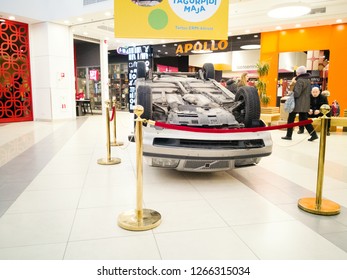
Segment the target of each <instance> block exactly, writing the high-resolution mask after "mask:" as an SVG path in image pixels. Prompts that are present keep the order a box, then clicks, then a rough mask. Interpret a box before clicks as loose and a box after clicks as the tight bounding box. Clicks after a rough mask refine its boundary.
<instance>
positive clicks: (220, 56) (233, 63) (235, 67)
mask: <svg viewBox="0 0 347 280" xmlns="http://www.w3.org/2000/svg"><path fill="white" fill-rule="evenodd" d="M259 57H260V50H247V51H233V52H221V53H211V54H200V55H190V56H189V66H195V67H202V66H203V64H204V63H213V64H228V65H229V66H230V69H231V71H223V77H230V78H231V77H240V73H242V72H245V71H253V72H255V71H256V64H257V63H258V62H259ZM251 76H252V75H251ZM255 76H256V75H255Z"/></svg>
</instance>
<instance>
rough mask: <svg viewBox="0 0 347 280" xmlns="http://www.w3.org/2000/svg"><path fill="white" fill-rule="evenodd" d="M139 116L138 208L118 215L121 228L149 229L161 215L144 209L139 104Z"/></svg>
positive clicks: (139, 108)
mask: <svg viewBox="0 0 347 280" xmlns="http://www.w3.org/2000/svg"><path fill="white" fill-rule="evenodd" d="M134 113H135V115H136V116H137V118H136V120H135V122H136V125H135V142H136V176H137V184H136V209H135V210H130V211H127V212H124V213H121V214H120V215H119V216H118V225H119V226H120V227H121V228H124V229H127V230H133V231H143V230H149V229H152V228H155V227H157V226H159V224H160V222H161V215H160V213H158V212H157V211H155V210H151V209H143V208H142V200H143V184H142V181H143V166H142V145H143V144H142V124H143V121H144V119H141V117H140V116H141V115H142V114H143V107H142V106H139V105H137V106H136V107H135V109H134Z"/></svg>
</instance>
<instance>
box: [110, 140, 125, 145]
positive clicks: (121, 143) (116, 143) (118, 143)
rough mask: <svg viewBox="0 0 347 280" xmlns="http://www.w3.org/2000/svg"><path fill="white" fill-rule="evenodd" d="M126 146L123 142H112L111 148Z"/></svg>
mask: <svg viewBox="0 0 347 280" xmlns="http://www.w3.org/2000/svg"><path fill="white" fill-rule="evenodd" d="M123 145H124V143H123V142H117V141H115V142H114V141H113V142H111V146H123Z"/></svg>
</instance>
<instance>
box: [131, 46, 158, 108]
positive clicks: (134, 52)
mask: <svg viewBox="0 0 347 280" xmlns="http://www.w3.org/2000/svg"><path fill="white" fill-rule="evenodd" d="M127 53H128V71H129V74H128V75H129V111H130V112H133V111H134V106H135V105H136V84H135V82H136V78H137V63H138V62H139V61H143V62H145V64H146V69H147V70H148V69H150V68H151V67H152V57H153V55H152V48H151V47H150V46H136V47H129V48H128V49H127Z"/></svg>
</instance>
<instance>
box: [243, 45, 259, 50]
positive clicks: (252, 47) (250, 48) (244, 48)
mask: <svg viewBox="0 0 347 280" xmlns="http://www.w3.org/2000/svg"><path fill="white" fill-rule="evenodd" d="M240 49H243V50H257V49H260V45H243V46H241V47H240Z"/></svg>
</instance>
